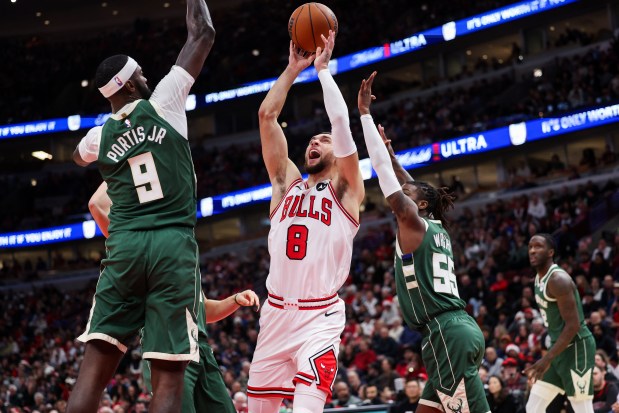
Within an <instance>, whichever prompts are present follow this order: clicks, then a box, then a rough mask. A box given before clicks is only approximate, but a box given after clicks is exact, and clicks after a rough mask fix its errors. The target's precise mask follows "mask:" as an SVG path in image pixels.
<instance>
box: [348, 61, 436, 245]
mask: <svg viewBox="0 0 619 413" xmlns="http://www.w3.org/2000/svg"><path fill="white" fill-rule="evenodd" d="M375 77H376V72H373V73H372V74H371V75H370V77H369V78H368V79H367V80H366V79H363V81H362V82H361V87H360V88H359V95H358V98H357V105H358V108H359V113H360V114H361V125H362V127H363V137H364V139H365V144H366V146H367V148H368V153H369V154H370V160H371V162H372V167H373V168H374V170H375V171H376V174H377V175H378V183H379V185H380V189H381V190H382V192H383V195H385V198H387V202H389V205H390V206H391V209H392V210H393V212H394V213H395V215H396V218H397V220H398V228H399V229H400V231H405V232H406V234H408V235H409V236H407V237H400V239H399V242H400V246H401V248H402V251H405V252H413V251H415V250H416V249H417V247H418V246H419V245H420V244H421V241H423V236H424V235H425V233H426V227H425V224H424V222H423V220H422V219H421V217H420V216H419V208H418V207H417V204H415V202H413V200H412V199H411V198H410V194H405V193H404V190H403V189H402V186H401V185H400V183H399V182H398V179H397V178H396V174H395V172H394V171H393V167H392V165H391V158H390V156H389V152H388V151H387V147H386V146H385V143H384V142H383V139H382V138H381V136H380V134H379V132H378V130H377V129H376V125H375V124H374V120H373V119H372V115H370V104H371V103H372V100H374V99H376V98H375V97H374V96H373V95H372V83H373V82H374V78H375ZM406 190H407V191H408V190H410V189H406Z"/></svg>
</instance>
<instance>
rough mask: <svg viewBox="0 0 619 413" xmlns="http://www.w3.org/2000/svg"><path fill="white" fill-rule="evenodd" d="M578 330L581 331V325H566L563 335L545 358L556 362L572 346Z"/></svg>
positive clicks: (560, 335)
mask: <svg viewBox="0 0 619 413" xmlns="http://www.w3.org/2000/svg"><path fill="white" fill-rule="evenodd" d="M578 330H580V325H579V324H578V323H572V322H570V323H565V327H564V328H563V331H562V332H561V334H559V338H557V341H556V342H555V343H554V344H553V346H552V347H551V348H550V349H548V352H547V353H546V355H545V356H544V357H546V358H548V359H549V360H554V358H555V357H557V356H558V355H559V354H561V353H562V352H563V350H565V349H566V348H567V346H569V345H570V343H571V342H572V340H573V339H574V337H576V334H578Z"/></svg>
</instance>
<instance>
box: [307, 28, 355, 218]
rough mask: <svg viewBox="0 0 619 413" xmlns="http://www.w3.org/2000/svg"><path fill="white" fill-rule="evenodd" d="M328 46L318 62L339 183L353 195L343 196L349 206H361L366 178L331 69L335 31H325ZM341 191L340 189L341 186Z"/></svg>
mask: <svg viewBox="0 0 619 413" xmlns="http://www.w3.org/2000/svg"><path fill="white" fill-rule="evenodd" d="M321 37H322V40H323V42H324V47H318V48H317V49H316V60H315V61H314V66H315V67H316V71H317V72H318V78H319V79H320V84H321V85H322V93H323V95H324V101H325V110H326V111H327V115H328V116H329V121H330V122H331V139H332V140H333V154H334V155H335V157H336V159H337V160H336V163H335V165H336V168H337V174H338V177H337V180H338V182H337V185H338V186H339V187H340V188H341V187H342V185H343V186H344V187H345V191H344V192H345V193H346V195H350V198H351V202H350V204H349V205H347V204H348V202H346V201H347V199H346V196H345V197H344V199H342V201H343V204H344V206H345V207H347V206H349V207H350V208H347V209H349V210H350V209H352V208H355V209H356V208H358V206H359V204H360V203H361V202H362V201H363V197H364V196H365V188H364V186H363V178H362V176H361V170H360V169H359V154H358V153H357V146H356V145H355V141H354V140H353V138H352V133H351V132H350V121H349V118H348V107H347V106H346V102H345V101H344V97H343V96H342V92H341V91H340V89H339V87H338V86H337V84H336V83H335V80H334V79H333V76H331V72H329V60H330V59H331V55H332V54H333V48H334V47H335V33H334V32H333V31H331V30H329V38H328V39H327V38H325V37H324V36H323V35H321ZM338 192H340V190H339V188H338Z"/></svg>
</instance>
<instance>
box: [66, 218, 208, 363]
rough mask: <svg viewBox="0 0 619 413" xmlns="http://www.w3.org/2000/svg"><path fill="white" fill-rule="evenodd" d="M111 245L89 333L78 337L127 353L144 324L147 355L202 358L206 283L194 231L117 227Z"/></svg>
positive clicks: (94, 301) (171, 228) (145, 354)
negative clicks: (202, 304)
mask: <svg viewBox="0 0 619 413" xmlns="http://www.w3.org/2000/svg"><path fill="white" fill-rule="evenodd" d="M106 249H107V258H105V259H104V260H102V261H101V268H102V269H101V275H100V276H99V281H98V283H97V289H96V292H95V296H94V299H93V303H92V308H91V310H90V317H89V319H88V324H87V325H86V331H85V332H84V333H83V334H82V335H81V336H80V337H78V339H79V340H80V341H83V342H87V341H89V340H94V339H98V340H104V341H107V342H108V343H110V344H113V345H115V346H116V347H117V348H118V349H119V350H120V351H122V352H125V351H126V350H127V343H128V342H129V341H130V340H132V339H133V338H134V337H135V335H136V333H137V332H138V330H140V329H141V328H142V327H144V339H143V342H142V351H143V357H144V358H146V359H150V358H153V359H161V360H170V361H187V360H192V361H195V362H197V361H198V360H199V352H198V326H197V325H196V317H197V314H198V305H200V294H201V285H200V272H199V266H198V246H197V243H196V240H195V237H194V233H193V229H192V228H188V227H166V228H161V229H157V230H151V231H117V232H113V233H112V234H110V237H109V238H108V239H107V241H106Z"/></svg>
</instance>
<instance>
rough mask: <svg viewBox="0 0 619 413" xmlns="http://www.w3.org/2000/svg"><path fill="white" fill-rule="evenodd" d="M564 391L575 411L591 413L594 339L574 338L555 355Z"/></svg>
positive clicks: (576, 412)
mask: <svg viewBox="0 0 619 413" xmlns="http://www.w3.org/2000/svg"><path fill="white" fill-rule="evenodd" d="M559 358H560V360H557V363H560V364H558V367H557V369H558V370H559V371H560V372H561V377H562V378H563V383H564V388H565V393H566V395H567V398H568V400H569V401H570V404H571V405H572V408H573V409H574V412H575V413H593V367H594V362H595V340H594V339H593V337H592V336H589V337H586V338H584V339H581V340H576V341H574V343H573V344H572V345H570V346H569V347H568V348H566V349H565V351H563V353H561V354H560V355H559V357H557V359H559Z"/></svg>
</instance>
